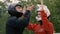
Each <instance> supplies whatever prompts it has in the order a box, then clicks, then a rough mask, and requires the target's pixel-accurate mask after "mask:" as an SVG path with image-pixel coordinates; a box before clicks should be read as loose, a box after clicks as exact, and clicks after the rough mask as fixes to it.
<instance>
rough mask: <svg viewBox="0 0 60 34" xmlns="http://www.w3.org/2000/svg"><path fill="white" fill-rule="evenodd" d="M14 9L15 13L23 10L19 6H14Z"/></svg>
mask: <svg viewBox="0 0 60 34" xmlns="http://www.w3.org/2000/svg"><path fill="white" fill-rule="evenodd" d="M15 9H16V11H17V12H22V10H23V9H22V7H20V6H16V7H15Z"/></svg>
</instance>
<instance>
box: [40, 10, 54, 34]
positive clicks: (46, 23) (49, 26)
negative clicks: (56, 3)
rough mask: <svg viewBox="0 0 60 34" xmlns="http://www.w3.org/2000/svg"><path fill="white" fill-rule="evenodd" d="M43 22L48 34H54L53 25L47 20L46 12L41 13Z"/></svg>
mask: <svg viewBox="0 0 60 34" xmlns="http://www.w3.org/2000/svg"><path fill="white" fill-rule="evenodd" d="M41 16H42V22H43V25H44V27H45V28H46V31H47V33H48V34H53V31H54V28H53V25H52V24H50V23H51V22H49V20H48V19H47V15H46V14H45V12H44V10H43V11H41Z"/></svg>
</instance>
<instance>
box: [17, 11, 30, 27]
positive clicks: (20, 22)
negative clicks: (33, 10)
mask: <svg viewBox="0 0 60 34" xmlns="http://www.w3.org/2000/svg"><path fill="white" fill-rule="evenodd" d="M29 20H30V11H29V10H27V11H26V13H25V15H24V18H23V19H22V20H17V21H16V22H18V25H19V27H20V26H24V27H26V26H27V25H28V23H29Z"/></svg>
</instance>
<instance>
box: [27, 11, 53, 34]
mask: <svg viewBox="0 0 60 34" xmlns="http://www.w3.org/2000/svg"><path fill="white" fill-rule="evenodd" d="M36 20H37V23H36V24H32V23H29V25H28V26H27V29H28V30H32V31H33V32H34V34H53V33H54V28H53V24H52V23H51V22H50V21H49V20H48V19H47V14H46V13H45V11H44V10H40V11H38V14H37V17H36Z"/></svg>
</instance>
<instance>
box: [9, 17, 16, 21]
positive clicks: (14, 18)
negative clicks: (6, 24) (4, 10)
mask: <svg viewBox="0 0 60 34" xmlns="http://www.w3.org/2000/svg"><path fill="white" fill-rule="evenodd" d="M16 19H17V17H14V16H13V17H9V18H8V21H13V20H16Z"/></svg>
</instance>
